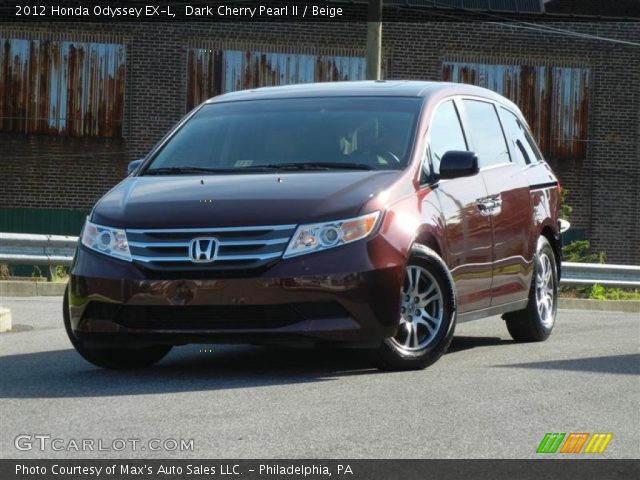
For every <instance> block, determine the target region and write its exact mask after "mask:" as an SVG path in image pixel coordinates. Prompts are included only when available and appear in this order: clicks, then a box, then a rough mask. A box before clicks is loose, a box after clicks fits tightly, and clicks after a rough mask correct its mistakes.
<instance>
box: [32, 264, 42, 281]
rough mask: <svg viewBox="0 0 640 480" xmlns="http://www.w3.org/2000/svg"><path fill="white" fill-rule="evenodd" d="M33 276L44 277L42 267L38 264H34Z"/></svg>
mask: <svg viewBox="0 0 640 480" xmlns="http://www.w3.org/2000/svg"><path fill="white" fill-rule="evenodd" d="M31 276H32V277H34V278H40V277H42V276H43V275H42V270H40V267H39V266H38V265H34V266H33V269H32V270H31Z"/></svg>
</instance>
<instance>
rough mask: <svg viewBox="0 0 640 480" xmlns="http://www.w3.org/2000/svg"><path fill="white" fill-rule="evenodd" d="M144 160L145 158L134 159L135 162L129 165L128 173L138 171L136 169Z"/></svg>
mask: <svg viewBox="0 0 640 480" xmlns="http://www.w3.org/2000/svg"><path fill="white" fill-rule="evenodd" d="M143 161H144V158H139V159H138V160H134V161H133V162H130V163H129V166H128V167H127V175H131V174H132V173H133V172H135V171H136V169H137V168H138V167H139V166H140V164H141V163H142V162H143Z"/></svg>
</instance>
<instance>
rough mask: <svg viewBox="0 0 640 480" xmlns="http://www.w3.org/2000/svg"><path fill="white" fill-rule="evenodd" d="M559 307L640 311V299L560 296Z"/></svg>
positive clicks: (603, 310)
mask: <svg viewBox="0 0 640 480" xmlns="http://www.w3.org/2000/svg"><path fill="white" fill-rule="evenodd" d="M558 308H560V309H564V310H591V311H596V312H598V311H599V312H627V313H640V301H639V300H591V299H589V298H562V297H560V298H559V301H558Z"/></svg>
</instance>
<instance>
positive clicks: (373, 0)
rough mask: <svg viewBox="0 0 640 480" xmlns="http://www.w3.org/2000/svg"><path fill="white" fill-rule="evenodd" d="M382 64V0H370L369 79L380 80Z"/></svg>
mask: <svg viewBox="0 0 640 480" xmlns="http://www.w3.org/2000/svg"><path fill="white" fill-rule="evenodd" d="M381 65H382V0H369V10H368V12H367V80H380V69H381Z"/></svg>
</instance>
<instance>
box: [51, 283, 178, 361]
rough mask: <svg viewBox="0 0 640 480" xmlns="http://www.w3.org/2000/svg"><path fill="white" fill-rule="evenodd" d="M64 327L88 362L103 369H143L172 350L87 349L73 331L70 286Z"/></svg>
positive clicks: (162, 347)
mask: <svg viewBox="0 0 640 480" xmlns="http://www.w3.org/2000/svg"><path fill="white" fill-rule="evenodd" d="M62 310H63V317H64V327H65V330H66V331H67V335H68V337H69V340H71V344H72V345H73V347H74V348H75V349H76V351H77V352H78V353H79V354H80V355H81V356H82V357H83V358H84V359H85V360H87V361H88V362H90V363H92V364H94V365H96V366H98V367H102V368H109V369H115V370H127V369H133V368H143V367H148V366H150V365H153V364H154V363H156V362H158V361H160V360H161V359H162V358H163V357H164V356H165V355H166V354H167V353H169V351H170V350H171V346H170V345H153V346H151V347H145V348H135V349H134V348H131V349H130V348H124V347H121V348H91V347H87V346H86V345H85V344H84V343H83V342H82V340H80V339H79V338H78V337H77V336H76V335H75V333H74V332H73V330H72V329H71V317H70V315H69V286H68V285H67V288H66V290H65V291H64V300H63V304H62Z"/></svg>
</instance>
